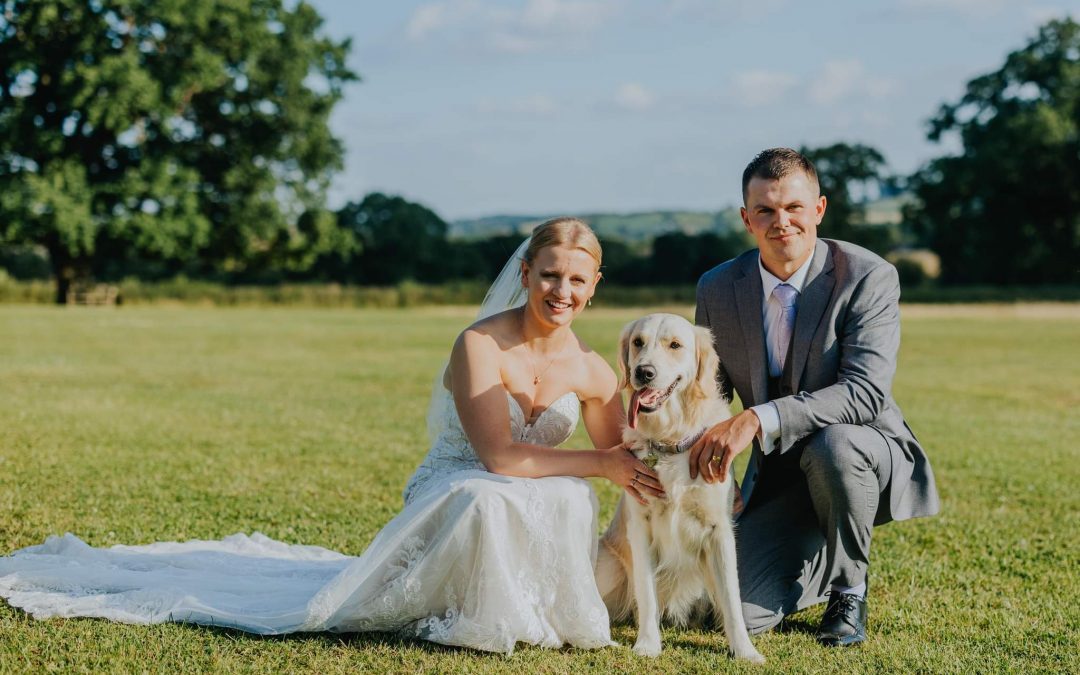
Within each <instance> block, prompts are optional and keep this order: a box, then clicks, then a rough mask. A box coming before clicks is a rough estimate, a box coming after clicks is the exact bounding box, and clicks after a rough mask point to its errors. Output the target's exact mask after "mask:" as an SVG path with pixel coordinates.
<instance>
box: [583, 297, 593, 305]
mask: <svg viewBox="0 0 1080 675" xmlns="http://www.w3.org/2000/svg"><path fill="white" fill-rule="evenodd" d="M585 306H586V307H592V298H589V300H588V302H586V303H585Z"/></svg>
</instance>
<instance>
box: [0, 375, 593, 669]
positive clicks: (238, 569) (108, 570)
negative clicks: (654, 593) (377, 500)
mask: <svg viewBox="0 0 1080 675" xmlns="http://www.w3.org/2000/svg"><path fill="white" fill-rule="evenodd" d="M507 400H508V405H509V406H510V424H511V428H512V431H513V434H514V436H515V438H517V439H520V440H523V441H528V442H530V443H536V444H543V445H550V446H554V445H558V444H560V443H562V442H564V441H565V440H566V439H567V438H568V437H569V436H570V434H571V433H572V432H573V430H574V427H575V426H576V425H577V421H578V415H579V402H578V400H577V398H576V396H575V395H574V394H572V393H568V394H566V395H564V396H563V397H561V398H559V399H558V400H556V401H555V402H554V403H553V404H552V405H551V406H550V407H548V408H547V409H545V410H544V411H543V413H541V415H540V416H539V418H538V419H537V420H536V421H535V423H533V424H527V423H526V420H525V415H524V413H523V412H522V411H521V408H520V407H519V406H518V404H517V402H516V401H515V400H514V398H513V397H511V396H509V394H508V395H507ZM441 405H442V409H441V410H434V411H433V413H434V415H435V416H436V417H437V418H439V420H438V421H440V422H441V424H439V425H438V426H439V427H441V428H439V429H438V431H437V434H436V438H435V441H434V443H433V445H432V448H431V450H430V452H429V453H428V455H427V457H426V458H425V459H424V461H423V463H422V464H421V465H420V467H419V468H418V469H417V470H416V473H415V474H414V475H413V477H412V479H411V480H410V481H409V484H408V486H407V487H406V489H405V507H404V509H403V510H402V511H401V513H400V514H398V515H397V517H395V518H394V519H393V520H391V521H390V523H389V524H387V525H386V527H385V528H383V530H382V531H381V532H379V534H378V535H377V536H376V537H375V539H374V541H372V543H371V546H370V547H368V549H367V551H365V552H364V553H363V554H362V555H360V556H359V557H350V556H346V555H342V554H340V553H336V552H334V551H330V550H327V549H324V548H319V547H316V546H298V545H289V544H285V543H282V542H278V541H274V540H272V539H269V538H267V537H265V536H263V535H261V534H258V533H255V534H253V535H251V536H246V535H243V534H236V535H232V536H230V537H226V538H225V539H222V540H220V541H188V542H183V543H175V542H161V543H154V544H149V545H145V546H113V547H111V548H107V549H99V548H92V547H90V546H88V545H87V544H85V543H84V542H82V541H81V540H80V539H78V538H77V537H75V536H74V535H71V534H66V535H64V536H63V537H56V536H54V537H49V538H48V540H47V541H46V542H45V543H44V544H41V545H40V546H31V547H29V548H25V549H22V550H20V551H16V552H15V553H14V554H13V555H11V556H8V557H3V558H0V596H2V597H3V598H5V599H7V601H8V603H10V604H11V605H13V606H15V607H20V608H22V609H24V610H26V611H27V612H29V613H30V614H32V615H33V616H35V617H37V618H46V617H75V616H93V617H103V618H106V619H111V620H113V621H122V622H125V623H143V624H145V623H159V622H165V621H180V622H191V623H198V624H207V625H214V626H226V627H231V628H238V629H241V630H244V631H248V632H252V633H260V634H280V633H292V632H299V631H343V632H351V631H403V632H405V633H406V634H408V635H412V636H416V637H420V638H423V639H426V640H431V641H434V642H439V643H442V644H447V645H457V646H463V647H472V648H475V649H482V650H487V651H495V652H506V653H509V652H511V651H512V650H513V649H514V646H515V644H517V643H518V642H526V643H529V644H534V645H542V646H544V647H561V646H562V645H564V644H570V645H573V646H577V647H589V648H593V647H603V646H605V645H609V644H612V641H611V637H610V630H609V625H608V614H607V610H606V608H605V607H604V603H603V601H602V599H601V597H600V593H599V591H598V590H597V587H596V582H595V578H594V573H593V563H594V561H595V557H596V546H597V539H596V534H597V527H596V521H597V511H598V509H597V502H596V495H595V493H594V492H593V490H592V487H591V486H590V485H589V483H588V482H587V481H585V480H582V479H580V478H569V477H552V478H540V479H530V478H512V477H507V476H500V475H497V474H493V473H489V472H487V471H485V470H484V468H483V465H482V464H481V463H480V461H479V460H478V459H477V457H476V454H475V452H474V451H473V449H472V447H471V446H470V444H469V442H468V439H467V438H466V437H465V433H464V431H462V428H461V422H460V421H459V419H458V416H457V412H456V409H455V408H454V405H453V403H452V399H451V398H450V397H449V396H443V397H442V398H441Z"/></svg>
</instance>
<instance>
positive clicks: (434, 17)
mask: <svg viewBox="0 0 1080 675" xmlns="http://www.w3.org/2000/svg"><path fill="white" fill-rule="evenodd" d="M446 12H447V5H446V4H431V5H421V6H420V7H417V8H416V11H415V12H413V13H412V16H410V17H409V22H408V24H406V26H405V34H406V35H407V36H408V37H409V39H410V40H413V41H420V40H423V39H424V38H426V37H427V36H428V35H430V34H431V33H433V32H435V31H437V30H439V28H441V27H442V26H443V25H444V23H445V21H446Z"/></svg>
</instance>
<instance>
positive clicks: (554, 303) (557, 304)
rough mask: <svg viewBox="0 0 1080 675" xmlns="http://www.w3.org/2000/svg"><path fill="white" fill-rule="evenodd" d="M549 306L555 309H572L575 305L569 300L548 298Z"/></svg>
mask: <svg viewBox="0 0 1080 675" xmlns="http://www.w3.org/2000/svg"><path fill="white" fill-rule="evenodd" d="M546 302H547V306H548V307H550V308H552V309H555V310H563V309H570V308H571V307H572V306H573V305H571V304H570V303H569V302H562V301H560V300H547V301H546Z"/></svg>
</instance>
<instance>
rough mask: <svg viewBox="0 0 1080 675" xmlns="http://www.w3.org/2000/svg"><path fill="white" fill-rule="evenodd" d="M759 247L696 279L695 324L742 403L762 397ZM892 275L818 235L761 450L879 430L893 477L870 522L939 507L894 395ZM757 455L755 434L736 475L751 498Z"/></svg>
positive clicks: (868, 257) (861, 253) (896, 332)
mask: <svg viewBox="0 0 1080 675" xmlns="http://www.w3.org/2000/svg"><path fill="white" fill-rule="evenodd" d="M762 294H763V291H762V286H761V274H760V272H759V270H758V251H757V249H753V250H750V251H747V252H746V253H743V254H742V255H740V256H739V257H737V258H735V259H733V260H729V261H727V262H725V263H723V264H722V265H719V266H717V267H714V268H713V269H711V270H709V271H708V272H706V273H705V274H704V275H703V276H702V277H701V280H700V281H699V282H698V288H697V323H698V324H699V325H702V326H706V327H708V328H709V329H711V330H712V333H713V344H714V345H715V347H716V352H717V354H718V355H719V356H720V362H721V365H720V370H721V372H720V373H719V374H718V376H719V377H720V378H721V379H722V380H725V381H726V382H727V383H729V384H730V385H731V386H732V387H734V390H735V392H736V393H738V395H739V398H740V399H741V400H742V402H743V406H744V407H745V408H749V407H750V406H753V405H758V404H760V403H765V402H766V401H768V400H769V396H768V364H767V357H766V348H765V329H764V325H763V323H762V316H761V308H762V303H763V298H762ZM899 300H900V283H899V279H898V278H897V274H896V268H895V267H893V266H892V265H891V264H889V263H888V262H886V261H885V260H883V259H882V258H880V257H879V256H877V255H875V254H874V253H871V252H870V251H868V250H866V249H864V248H861V247H859V246H855V245H854V244H849V243H846V242H842V241H834V240H830V239H819V240H818V241H817V245H816V247H815V249H814V256H813V262H812V263H811V265H810V271H809V274H807V277H806V284H805V285H804V286H803V291H802V293H801V294H800V296H799V300H798V309H797V314H796V318H795V329H794V332H793V335H792V343H791V351H790V352H789V355H790V356H789V358H788V359H787V363H786V364H785V368H784V373H783V375H782V376H781V382H780V389H781V394H782V397H781V398H777V399H774V400H773V403H774V404H775V405H776V408H777V411H778V412H779V414H780V432H781V433H780V439H779V441H778V443H777V445H776V447H774V448H770V449H769V452H770V453H773V452H779V453H785V452H788V451H790V450H791V449H792V448H796V447H800V441H801V440H803V439H804V438H806V437H807V436H809V435H811V434H813V433H814V432H816V431H818V430H819V429H821V428H823V427H825V426H827V425H830V424H861V425H866V426H870V427H873V428H874V429H877V430H878V431H879V432H880V433H881V434H882V435H883V436H885V437H887V438H889V439H891V440H893V441H894V442H895V444H893V443H890V444H889V446H890V452H891V455H892V478H891V480H890V483H889V489H888V492H889V496H888V498H887V499H882V500H881V505H880V507H879V509H878V513H877V517H876V519H875V522H876V523H879V524H880V523H884V522H888V521H889V520H904V519H907V518H914V517H918V516H928V515H933V514H935V513H937V511H938V509H939V502H938V495H937V487H936V486H935V484H934V474H933V471H932V470H931V468H930V463H929V461H928V460H927V458H926V453H925V452H924V451H923V448H922V446H921V445H919V442H918V440H916V438H915V434H914V433H912V431H911V428H910V427H908V425H907V423H906V422H905V421H904V417H903V415H902V414H901V412H900V408H899V407H898V406H897V405H896V401H894V400H893V397H892V380H893V374H894V373H895V372H896V354H897V350H898V348H899V346H900V307H899ZM763 461H764V453H763V449H762V448H761V447H760V445H759V443H757V442H756V441H755V442H754V449H753V453H752V455H751V458H750V463H749V465H748V466H747V470H746V475H745V476H744V477H743V484H742V487H743V498H744V499H745V500H746V501H747V503H748V504H749V500H750V497H751V495H752V493H753V485H754V482H755V480H756V478H757V476H758V473H759V472H760V471H761V469H762V466H763Z"/></svg>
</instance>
